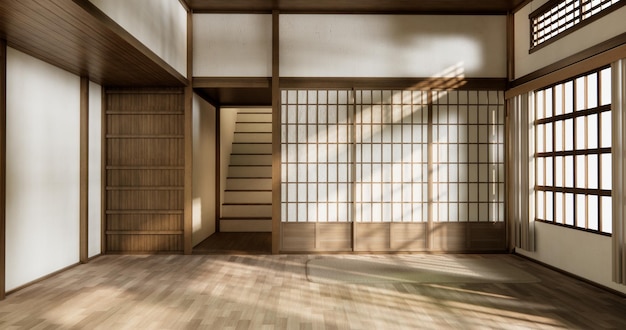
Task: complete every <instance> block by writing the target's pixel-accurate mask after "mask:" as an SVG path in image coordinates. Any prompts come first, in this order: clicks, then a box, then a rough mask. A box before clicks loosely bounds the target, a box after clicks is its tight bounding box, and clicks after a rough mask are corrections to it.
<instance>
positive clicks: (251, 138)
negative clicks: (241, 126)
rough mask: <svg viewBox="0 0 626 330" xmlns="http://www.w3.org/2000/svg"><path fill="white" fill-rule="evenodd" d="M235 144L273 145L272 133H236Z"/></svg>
mask: <svg viewBox="0 0 626 330" xmlns="http://www.w3.org/2000/svg"><path fill="white" fill-rule="evenodd" d="M234 142H265V143H272V133H245V132H235V139H234Z"/></svg>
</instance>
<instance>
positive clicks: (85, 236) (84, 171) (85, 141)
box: [80, 77, 89, 264]
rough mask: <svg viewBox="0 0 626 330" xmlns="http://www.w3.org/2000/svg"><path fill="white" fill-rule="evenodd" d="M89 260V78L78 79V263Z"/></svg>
mask: <svg viewBox="0 0 626 330" xmlns="http://www.w3.org/2000/svg"><path fill="white" fill-rule="evenodd" d="M88 260H89V78H87V77H80V262H81V263H83V264H84V263H87V261H88Z"/></svg>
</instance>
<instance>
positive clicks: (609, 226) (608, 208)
mask: <svg viewBox="0 0 626 330" xmlns="http://www.w3.org/2000/svg"><path fill="white" fill-rule="evenodd" d="M601 202H602V232H604V233H609V234H610V233H612V232H613V209H612V204H611V203H612V200H611V197H610V196H602V199H601Z"/></svg>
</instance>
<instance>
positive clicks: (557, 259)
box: [515, 222, 626, 293]
mask: <svg viewBox="0 0 626 330" xmlns="http://www.w3.org/2000/svg"><path fill="white" fill-rule="evenodd" d="M535 242H536V246H535V248H536V251H535V252H528V251H525V250H522V249H520V248H517V249H516V250H515V251H516V252H517V253H519V254H521V255H524V256H527V257H529V258H532V259H536V260H538V261H541V262H543V263H546V264H549V265H552V266H554V267H557V268H559V269H562V270H564V271H567V272H569V273H572V274H575V275H577V276H580V277H583V278H586V279H588V280H591V281H593V282H596V283H598V284H601V285H604V286H606V287H609V288H612V289H615V290H617V291H621V292H624V293H626V286H623V285H619V284H617V283H615V282H613V281H612V280H611V274H612V270H611V255H612V250H611V237H607V236H602V235H598V234H592V233H588V232H584V231H581V230H576V229H571V228H565V227H559V226H555V225H551V224H545V223H542V222H536V223H535Z"/></svg>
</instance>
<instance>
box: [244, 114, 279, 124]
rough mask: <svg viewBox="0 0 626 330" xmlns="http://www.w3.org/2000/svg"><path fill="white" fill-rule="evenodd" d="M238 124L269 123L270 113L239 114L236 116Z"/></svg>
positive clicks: (270, 119)
mask: <svg viewBox="0 0 626 330" xmlns="http://www.w3.org/2000/svg"><path fill="white" fill-rule="evenodd" d="M237 122H239V123H271V122H272V114H271V113H240V114H238V115H237Z"/></svg>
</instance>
